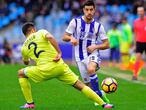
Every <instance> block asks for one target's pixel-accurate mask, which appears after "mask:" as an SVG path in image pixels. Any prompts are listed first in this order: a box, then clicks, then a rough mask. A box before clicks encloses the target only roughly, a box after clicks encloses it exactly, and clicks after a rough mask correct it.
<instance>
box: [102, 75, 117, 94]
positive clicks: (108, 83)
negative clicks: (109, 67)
mask: <svg viewBox="0 0 146 110" xmlns="http://www.w3.org/2000/svg"><path fill="white" fill-rule="evenodd" d="M101 87H102V90H103V91H104V92H105V93H112V92H115V91H116V90H117V87H118V84H117V81H116V80H115V79H114V78H110V77H109V78H106V79H104V80H103V81H102V83H101Z"/></svg>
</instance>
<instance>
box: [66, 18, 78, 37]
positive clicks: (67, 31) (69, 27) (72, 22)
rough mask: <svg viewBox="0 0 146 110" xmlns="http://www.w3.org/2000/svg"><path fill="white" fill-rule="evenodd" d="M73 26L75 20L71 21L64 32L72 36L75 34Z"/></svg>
mask: <svg viewBox="0 0 146 110" xmlns="http://www.w3.org/2000/svg"><path fill="white" fill-rule="evenodd" d="M75 25H76V24H75V19H72V20H71V21H70V23H69V25H68V27H67V29H66V31H65V32H66V33H68V34H71V35H72V34H73V33H74V32H75Z"/></svg>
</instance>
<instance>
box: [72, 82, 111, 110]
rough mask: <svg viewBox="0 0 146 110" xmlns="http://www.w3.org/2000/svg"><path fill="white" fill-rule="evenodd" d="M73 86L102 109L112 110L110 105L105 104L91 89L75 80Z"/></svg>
mask: <svg viewBox="0 0 146 110" xmlns="http://www.w3.org/2000/svg"><path fill="white" fill-rule="evenodd" d="M73 86H74V87H75V88H76V89H78V90H80V91H81V92H82V93H83V94H84V95H85V96H86V97H88V98H89V99H91V100H92V101H94V102H96V103H98V104H99V105H101V106H102V107H103V108H113V105H112V104H107V103H105V102H104V101H103V100H102V99H101V98H100V97H99V96H98V95H97V94H96V93H95V92H94V91H93V90H92V89H90V88H89V87H88V86H86V85H84V84H83V83H82V82H81V81H80V80H77V81H76V82H75V84H74V85H73Z"/></svg>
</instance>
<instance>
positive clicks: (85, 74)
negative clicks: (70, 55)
mask: <svg viewBox="0 0 146 110" xmlns="http://www.w3.org/2000/svg"><path fill="white" fill-rule="evenodd" d="M77 65H78V69H79V71H80V75H81V78H82V80H83V82H84V84H86V85H87V86H89V87H91V84H90V78H89V75H88V71H87V66H86V64H85V63H84V62H82V61H79V62H77Z"/></svg>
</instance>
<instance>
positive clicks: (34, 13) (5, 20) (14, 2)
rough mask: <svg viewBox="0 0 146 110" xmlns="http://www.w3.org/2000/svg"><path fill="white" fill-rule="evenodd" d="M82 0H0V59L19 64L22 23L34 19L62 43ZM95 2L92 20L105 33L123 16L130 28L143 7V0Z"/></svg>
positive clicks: (22, 39)
mask: <svg viewBox="0 0 146 110" xmlns="http://www.w3.org/2000/svg"><path fill="white" fill-rule="evenodd" d="M84 1H85V0H0V62H2V61H3V62H5V63H11V62H14V63H18V62H20V59H21V53H20V50H21V45H22V42H23V41H24V39H25V38H24V36H23V35H22V32H21V26H22V24H23V23H24V22H26V21H33V22H34V23H35V24H36V27H37V29H41V28H44V29H47V30H48V31H49V32H51V33H52V34H53V35H54V36H55V37H56V39H57V40H58V41H59V42H60V43H61V42H62V40H61V37H62V35H63V33H64V31H65V29H66V26H67V24H68V23H69V21H70V20H71V19H72V18H73V17H76V16H79V15H81V14H82V9H81V4H82V3H83V2H84ZM94 1H95V3H96V4H97V9H96V13H95V19H96V20H98V21H99V22H101V23H102V24H103V26H104V27H105V30H106V32H108V31H109V30H110V29H111V28H112V25H111V24H113V23H116V24H118V27H120V25H121V20H122V18H126V20H127V22H128V24H129V25H130V26H131V28H133V21H134V19H136V18H137V13H136V9H137V7H138V6H140V5H144V7H146V1H145V0H94Z"/></svg>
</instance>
